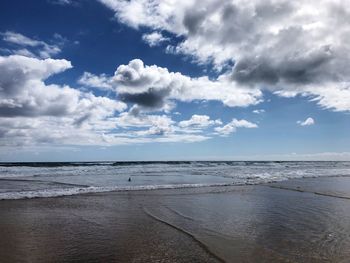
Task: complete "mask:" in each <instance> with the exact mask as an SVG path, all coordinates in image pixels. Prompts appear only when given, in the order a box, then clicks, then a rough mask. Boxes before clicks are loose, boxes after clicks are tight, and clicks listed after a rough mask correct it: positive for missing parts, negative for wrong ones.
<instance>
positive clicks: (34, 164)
mask: <svg viewBox="0 0 350 263" xmlns="http://www.w3.org/2000/svg"><path fill="white" fill-rule="evenodd" d="M316 163H319V164H323V165H324V164H333V166H337V165H339V164H344V165H345V164H347V163H348V164H349V166H350V162H338V161H329V162H326V161H116V162H113V161H110V162H107V161H101V162H0V167H21V166H23V167H49V168H50V167H64V166H73V167H75V166H135V165H191V166H215V165H228V166H260V165H263V166H284V165H287V166H289V165H293V164H296V165H300V164H304V165H307V164H316Z"/></svg>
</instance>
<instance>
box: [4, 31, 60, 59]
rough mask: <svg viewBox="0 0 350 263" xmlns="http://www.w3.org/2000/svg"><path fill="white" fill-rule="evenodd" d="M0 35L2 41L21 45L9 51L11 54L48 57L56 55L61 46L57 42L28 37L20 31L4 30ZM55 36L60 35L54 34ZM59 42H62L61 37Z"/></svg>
mask: <svg viewBox="0 0 350 263" xmlns="http://www.w3.org/2000/svg"><path fill="white" fill-rule="evenodd" d="M0 35H1V36H2V40H3V41H5V42H8V43H11V44H15V45H17V46H19V47H22V48H20V49H16V50H11V53H13V54H17V55H24V56H28V57H40V58H50V57H51V56H54V55H57V54H58V53H60V52H61V48H60V46H59V45H57V44H55V45H53V44H52V45H51V44H48V43H46V42H44V41H41V40H36V39H33V38H29V37H27V36H24V35H22V34H20V33H16V32H12V31H6V32H4V33H0ZM56 36H60V35H58V34H56ZM60 37H61V36H60ZM59 42H60V43H59V44H62V37H61V41H59ZM23 47H24V48H23ZM27 48H31V49H32V50H28V49H27Z"/></svg>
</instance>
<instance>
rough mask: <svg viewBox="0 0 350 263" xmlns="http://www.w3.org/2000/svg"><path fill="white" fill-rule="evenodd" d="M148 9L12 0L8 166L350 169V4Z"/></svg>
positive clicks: (5, 57)
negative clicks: (331, 165) (130, 163)
mask: <svg viewBox="0 0 350 263" xmlns="http://www.w3.org/2000/svg"><path fill="white" fill-rule="evenodd" d="M147 2H148V1H141V0H140V1H138V0H133V1H130V2H125V1H113V0H101V1H85V0H76V1H73V0H40V1H39V0H38V1H16V0H11V1H6V0H5V1H1V3H0V10H1V11H0V13H1V15H0V58H1V59H0V70H1V72H2V73H3V74H2V76H0V124H1V126H0V161H84V160H86V161H90V160H188V159H190V160H193V159H201V160H202V159H203V160H208V159H214V160H228V159H229V160H230V159H232V160H237V159H258V160H260V159H261V160H265V159H276V160H280V159H283V160H295V159H299V160H311V159H319V160H328V159H329V160H349V159H350V153H349V152H350V150H349V149H350V139H349V131H350V121H349V120H350V115H349V112H350V88H349V87H350V80H349V74H348V73H349V72H348V69H345V66H346V65H349V63H348V62H349V55H348V52H347V51H348V50H349V47H348V46H346V45H345V44H342V43H343V41H344V40H346V39H349V40H350V33H349V32H350V26H349V25H348V24H347V23H346V22H345V21H346V19H345V18H344V19H343V20H342V19H341V15H344V17H346V14H347V12H348V11H349V10H348V7H343V6H341V5H342V3H337V4H333V3H332V1H321V3H320V8H319V10H315V9H314V8H313V7H312V3H310V5H308V4H305V3H303V1H301V2H300V3H299V5H297V4H295V5H294V4H290V3H288V1H283V0H281V1H277V2H276V3H272V2H270V1H237V2H235V1H233V2H232V1H224V0H220V1H217V0H212V1H203V2H201V6H200V7H199V6H198V3H196V1H179V3H178V4H177V5H173V4H172V2H171V1H160V2H159V3H158V2H157V1H156V2H154V5H152V6H151V7H150V5H149V3H148V4H147ZM296 2H298V1H296ZM311 2H312V1H311ZM164 10H165V11H164ZM191 10H192V11H191ZM305 10H306V11H305ZM339 10H344V14H343V13H341V12H340V11H339ZM335 17H337V18H336V19H335ZM335 26H337V28H338V31H339V32H338V31H337V32H335V31H334V30H333V29H334V27H335ZM326 36H327V37H326Z"/></svg>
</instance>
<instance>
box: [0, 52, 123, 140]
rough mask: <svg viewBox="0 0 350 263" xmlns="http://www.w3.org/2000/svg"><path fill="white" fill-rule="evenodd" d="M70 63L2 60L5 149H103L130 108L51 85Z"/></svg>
mask: <svg viewBox="0 0 350 263" xmlns="http://www.w3.org/2000/svg"><path fill="white" fill-rule="evenodd" d="M71 67H72V66H71V63H70V62H69V61H67V60H64V59H43V60H40V59H36V58H28V57H24V56H19V55H12V56H8V57H2V56H0V71H1V72H2V73H3V74H1V75H0V123H1V124H2V125H1V132H0V145H22V144H36V143H49V142H51V143H72V144H88V143H93V142H94V143H97V144H98V140H97V139H96V138H98V137H99V136H100V135H101V134H102V133H103V132H105V131H106V130H109V129H111V128H112V127H113V126H115V124H114V125H111V123H110V118H111V117H113V115H114V113H115V112H116V111H122V110H124V109H125V108H126V105H125V104H124V103H122V102H119V101H115V100H111V99H109V98H106V97H97V96H95V95H93V94H92V93H87V92H82V91H79V90H77V89H74V88H71V87H69V86H59V85H55V84H50V85H47V84H45V82H44V81H45V79H47V78H48V77H50V76H51V75H54V74H57V73H60V72H62V71H64V70H67V69H69V68H71Z"/></svg>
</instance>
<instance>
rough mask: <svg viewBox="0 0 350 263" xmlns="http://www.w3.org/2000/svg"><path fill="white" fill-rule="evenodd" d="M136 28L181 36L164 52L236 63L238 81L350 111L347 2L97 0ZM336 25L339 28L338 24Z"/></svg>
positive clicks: (204, 60) (216, 62)
mask: <svg viewBox="0 0 350 263" xmlns="http://www.w3.org/2000/svg"><path fill="white" fill-rule="evenodd" d="M100 2H102V3H103V4H105V5H106V6H107V7H109V8H110V9H112V10H113V11H114V12H115V16H116V18H117V19H118V20H119V21H120V22H121V23H124V24H127V25H128V26H130V27H133V28H136V29H138V28H140V27H148V28H149V29H151V30H155V31H157V32H160V31H163V32H164V31H167V32H168V33H170V34H173V35H174V36H180V37H181V38H180V39H183V41H180V42H179V43H178V44H177V45H175V46H169V47H168V48H167V50H171V51H172V52H173V53H174V52H175V53H179V54H184V55H188V56H190V57H191V58H194V59H195V61H197V62H198V63H213V64H214V67H215V68H216V69H218V70H221V69H223V68H227V66H228V65H229V64H228V62H232V61H234V62H235V63H234V67H232V71H231V74H230V80H231V82H232V83H233V84H232V85H234V86H236V87H242V86H245V87H247V88H249V87H250V88H256V89H268V90H270V91H272V92H276V94H279V95H281V96H295V95H297V94H300V95H303V96H306V97H308V98H309V97H311V98H312V99H313V100H315V101H317V103H318V104H319V105H321V106H322V107H324V108H328V109H332V110H335V111H349V110H350V104H349V101H350V99H349V94H350V68H349V67H348V65H349V62H350V55H349V54H350V46H349V45H348V44H347V43H348V42H349V40H350V30H349V24H348V23H346V22H344V21H347V18H348V17H349V15H350V7H349V5H348V3H347V2H346V1H334V0H311V1H303V0H296V1H288V0H279V1H275V0H268V1H262V0H252V1H245V0H238V1H231V0H180V1H172V0H163V1H153V0H133V1H120V0H100ZM335 29H336V30H335Z"/></svg>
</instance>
